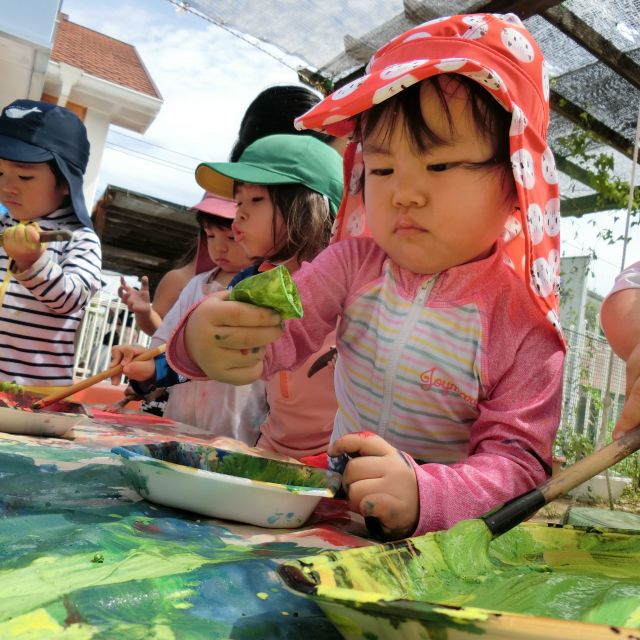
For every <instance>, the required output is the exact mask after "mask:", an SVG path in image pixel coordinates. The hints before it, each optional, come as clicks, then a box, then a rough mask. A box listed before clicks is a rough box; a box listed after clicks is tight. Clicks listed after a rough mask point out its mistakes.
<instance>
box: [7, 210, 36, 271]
mask: <svg viewBox="0 0 640 640" xmlns="http://www.w3.org/2000/svg"><path fill="white" fill-rule="evenodd" d="M3 242H4V250H5V251H6V252H7V255H8V256H9V257H10V258H12V259H13V261H14V263H15V266H14V269H13V270H14V271H15V272H16V273H21V272H22V271H26V270H27V269H28V268H29V267H30V266H31V265H32V264H33V263H34V262H36V260H37V259H38V258H39V257H40V256H41V255H42V254H43V253H44V251H45V245H43V244H41V243H40V227H39V226H38V224H37V223H35V222H34V223H32V224H22V223H21V224H17V225H15V226H13V227H9V228H8V229H7V230H6V231H5V232H4V238H3Z"/></svg>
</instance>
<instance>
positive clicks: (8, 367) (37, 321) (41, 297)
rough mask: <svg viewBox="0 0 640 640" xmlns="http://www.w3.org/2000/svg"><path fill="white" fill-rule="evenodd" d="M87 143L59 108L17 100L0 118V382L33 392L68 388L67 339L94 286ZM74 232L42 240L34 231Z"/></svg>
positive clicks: (95, 244) (97, 254) (70, 347)
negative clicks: (68, 236)
mask: <svg viewBox="0 0 640 640" xmlns="http://www.w3.org/2000/svg"><path fill="white" fill-rule="evenodd" d="M88 160H89V141H88V140H87V132H86V129H85V126H84V125H83V124H82V122H81V120H80V119H79V118H78V117H77V116H76V115H75V114H74V113H72V112H71V111H69V110H68V109H65V108H63V107H58V106H56V105H52V104H48V103H45V102H36V101H33V100H16V101H15V102H12V103H11V104H10V105H8V106H6V107H5V108H4V109H3V110H2V113H1V114H0V203H1V204H2V205H4V207H5V208H6V211H5V212H4V213H0V233H3V242H2V243H1V244H0V279H1V284H0V335H2V340H1V341H0V378H1V379H5V380H13V381H15V382H17V383H18V384H20V385H23V386H25V387H28V388H29V390H30V391H35V392H38V391H40V392H43V393H47V392H52V391H54V390H55V387H59V386H66V385H69V384H72V382H73V362H74V338H75V333H76V330H77V328H78V326H79V324H80V321H81V320H82V315H83V313H84V308H85V306H86V304H87V303H88V302H89V300H90V299H91V297H92V296H93V294H94V293H95V292H96V291H97V290H98V288H99V286H100V272H101V251H100V241H99V239H98V237H97V236H96V234H95V232H94V231H93V227H92V225H91V219H90V217H89V213H88V211H87V207H86V204H85V201H84V196H83V193H82V184H83V176H84V172H85V170H86V168H87V162H88ZM64 229H67V230H69V231H71V232H72V236H71V239H59V240H54V241H51V242H48V243H46V244H45V243H43V242H41V235H40V234H41V232H43V231H54V232H55V231H60V230H64Z"/></svg>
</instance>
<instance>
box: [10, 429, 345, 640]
mask: <svg viewBox="0 0 640 640" xmlns="http://www.w3.org/2000/svg"><path fill="white" fill-rule="evenodd" d="M0 478H1V480H0V482H1V483H2V491H1V492H0V638H2V639H3V640H5V639H6V640H13V639H14V638H15V639H19V640H31V639H33V640H41V639H42V638H46V639H47V640H58V639H60V640H62V639H64V640H69V639H71V640H88V639H90V638H92V639H97V638H105V639H106V638H130V639H131V640H134V639H138V638H140V639H142V638H158V639H160V638H162V639H164V638H167V639H168V638H172V639H178V638H180V639H181V640H182V639H183V638H184V639H185V640H200V639H202V640H204V639H207V640H209V639H215V638H229V637H234V638H236V639H237V640H245V639H248V638H273V637H278V638H283V639H287V640H288V639H290V638H291V639H293V638H298V637H300V634H302V635H303V636H305V635H306V636H309V637H321V638H330V639H331V640H338V634H337V632H336V631H335V629H334V628H333V626H332V624H331V623H330V622H329V621H328V620H327V619H325V618H324V617H323V616H322V613H321V612H320V611H319V609H318V608H317V606H316V605H315V604H313V603H310V602H307V601H306V600H304V599H302V598H299V597H296V596H294V595H293V594H291V593H289V592H287V591H286V590H285V589H282V588H281V585H280V583H279V580H278V578H277V576H276V575H275V571H274V570H275V567H276V566H277V562H280V561H282V560H284V559H287V558H293V557H296V556H300V555H304V554H305V553H317V552H318V551H319V549H318V548H317V544H315V545H314V546H312V545H311V544H308V546H304V544H305V540H304V537H300V535H299V533H298V535H297V536H296V537H295V538H293V537H292V538H291V539H287V537H286V535H284V534H281V533H279V534H278V536H273V537H270V536H268V535H265V534H264V531H263V530H260V529H253V530H252V529H251V528H248V527H243V528H242V529H243V531H248V532H251V533H249V536H251V535H255V536H257V537H259V538H260V542H256V543H251V542H250V541H247V540H245V539H244V538H243V537H242V536H241V535H240V534H236V533H234V532H233V530H229V529H228V528H227V527H228V524H227V523H218V522H217V521H214V520H209V519H206V518H193V517H191V516H190V515H189V514H185V513H182V512H179V511H174V510H171V509H164V508H161V507H157V506H155V505H152V504H150V503H148V502H146V501H143V500H139V498H138V496H134V495H133V493H132V492H131V491H130V490H129V488H128V487H127V481H126V478H125V477H124V475H123V468H122V465H120V464H118V459H117V457H116V456H112V455H110V454H109V453H108V451H99V450H89V449H84V448H81V447H78V446H77V445H74V444H73V443H70V442H61V443H57V442H56V443H54V444H53V445H49V444H44V443H43V444H36V445H34V444H28V443H26V442H25V441H20V440H15V441H9V440H5V439H0ZM314 540H315V539H314ZM276 587H278V589H277V592H276V591H273V588H276ZM258 592H264V593H268V594H269V598H268V599H266V600H261V599H260V598H257V597H255V594H256V593H258ZM283 610H286V611H290V612H294V614H295V615H292V616H290V617H289V618H285V619H284V620H283V616H282V615H281V613H280V612H281V611H283ZM289 621H290V622H289ZM316 627H318V628H319V629H320V632H319V635H318V636H314V635H313V633H312V632H311V629H312V628H314V629H315V628H316Z"/></svg>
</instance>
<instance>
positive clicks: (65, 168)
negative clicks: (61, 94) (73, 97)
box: [0, 100, 93, 228]
mask: <svg viewBox="0 0 640 640" xmlns="http://www.w3.org/2000/svg"><path fill="white" fill-rule="evenodd" d="M0 158H3V159H5V160H9V161H11V162H25V163H29V164H31V163H33V164H36V163H40V162H48V161H49V160H55V163H56V164H57V165H58V168H59V169H60V172H61V173H62V175H63V176H64V178H65V180H66V181H67V184H68V185H69V196H70V198H71V204H72V206H73V210H74V212H75V214H76V216H77V218H78V220H79V221H80V222H81V223H82V224H83V225H85V226H87V227H89V228H93V225H92V224H91V217H90V216H89V212H88V211H87V205H86V204H85V201H84V194H83V192H82V184H83V180H84V172H85V171H86V169H87V162H89V140H88V139H87V130H86V128H85V126H84V124H83V123H82V120H80V118H78V116H76V114H75V113H73V112H72V111H69V109H65V108H64V107H59V106H57V105H55V104H49V103H47V102H37V101H35V100H15V101H14V102H12V103H11V104H9V105H7V106H6V107H5V108H4V109H3V110H2V113H1V114H0Z"/></svg>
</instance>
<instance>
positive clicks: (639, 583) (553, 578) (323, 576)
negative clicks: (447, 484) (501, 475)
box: [294, 520, 640, 632]
mask: <svg viewBox="0 0 640 640" xmlns="http://www.w3.org/2000/svg"><path fill="white" fill-rule="evenodd" d="M294 566H296V567H297V568H298V569H299V570H300V571H301V572H302V573H303V574H304V575H306V576H307V578H308V580H309V581H310V582H311V583H313V584H315V585H317V594H316V595H317V598H318V601H319V602H320V603H321V604H322V606H323V608H327V607H325V604H326V603H330V602H333V603H338V602H341V603H343V604H346V605H347V606H348V607H350V608H352V607H358V608H363V610H366V611H367V612H368V614H369V615H370V614H371V613H372V611H373V612H374V618H375V617H376V616H378V617H382V618H388V617H389V616H390V615H392V614H393V615H395V616H397V615H398V614H399V612H400V610H401V611H402V613H403V614H404V616H407V617H408V618H411V617H412V616H411V613H410V612H411V611H413V615H414V616H415V618H416V619H422V620H429V621H430V624H432V623H434V621H435V620H436V618H434V616H439V617H440V622H439V623H438V624H442V623H443V620H446V619H447V617H448V618H449V626H451V625H453V626H456V625H457V624H459V623H460V622H461V620H463V619H465V616H466V619H467V622H468V623H470V624H472V623H473V620H476V621H481V620H483V619H486V616H487V613H488V612H500V613H517V614H526V615H530V616H548V617H552V618H557V619H560V620H570V621H583V622H590V623H596V624H601V625H615V626H621V627H630V628H634V629H639V628H640V571H639V569H638V567H640V536H637V535H625V534H622V533H613V532H606V533H597V532H589V531H585V530H579V529H573V528H571V527H565V528H562V527H547V526H545V525H520V526H518V527H516V528H515V529H513V530H511V531H509V532H507V533H505V534H504V535H502V536H500V537H498V538H496V539H495V540H493V541H492V540H491V533H490V532H489V530H488V528H487V526H486V525H485V524H484V522H483V521H482V520H468V521H463V522H460V523H459V524H457V525H456V526H454V527H452V528H451V529H450V530H449V531H445V532H438V533H433V534H428V535H426V536H421V537H417V538H412V539H410V540H408V541H401V542H398V543H393V544H387V545H384V546H377V547H367V548H363V549H352V550H348V551H342V552H337V553H332V554H326V555H324V554H323V555H321V556H319V557H316V558H303V559H301V561H300V563H299V564H297V563H295V564H294ZM396 602H397V603H398V604H397V605H396V604H395V603H396ZM438 605H448V606H453V607H462V609H460V610H459V611H457V612H452V611H447V610H445V609H442V608H440V609H439V608H438ZM329 608H330V607H329ZM329 608H327V610H328V609H329ZM364 630H365V629H360V631H361V632H363V631H364Z"/></svg>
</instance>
